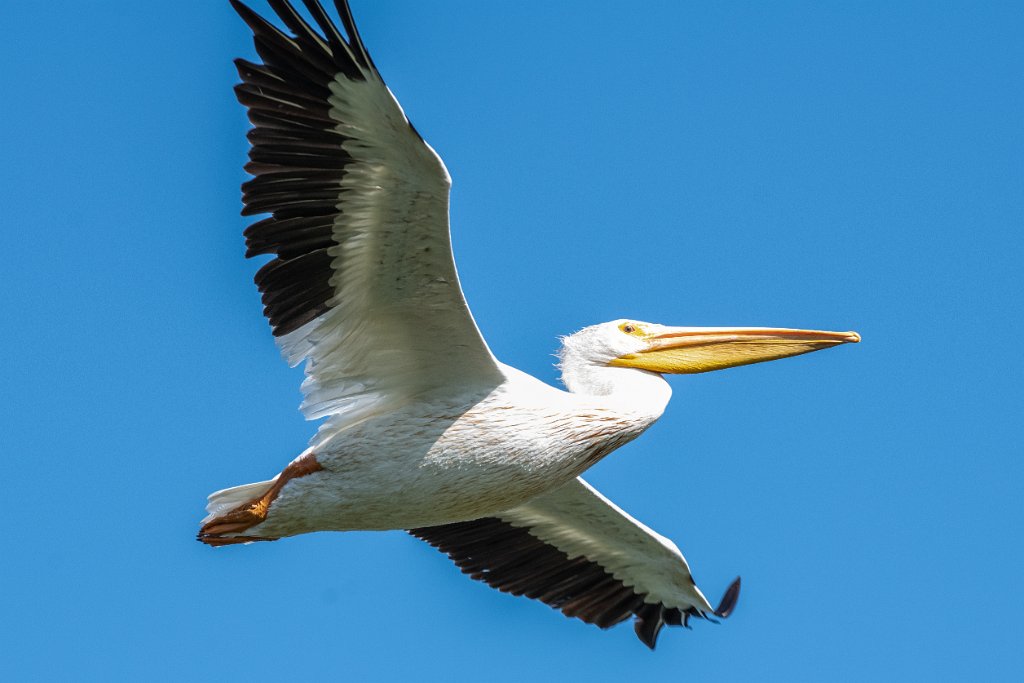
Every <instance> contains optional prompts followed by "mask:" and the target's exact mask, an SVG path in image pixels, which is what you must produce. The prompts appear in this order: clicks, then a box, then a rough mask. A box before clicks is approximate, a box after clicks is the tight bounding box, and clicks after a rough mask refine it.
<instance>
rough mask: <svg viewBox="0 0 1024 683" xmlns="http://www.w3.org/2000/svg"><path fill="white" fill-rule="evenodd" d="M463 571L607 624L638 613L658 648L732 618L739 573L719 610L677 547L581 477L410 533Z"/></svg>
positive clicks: (648, 640) (642, 632)
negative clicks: (502, 508) (503, 507)
mask: <svg viewBox="0 0 1024 683" xmlns="http://www.w3.org/2000/svg"><path fill="white" fill-rule="evenodd" d="M409 533H411V534H413V535H414V536H416V537H418V538H421V539H423V540H425V541H427V542H428V543H430V544H431V545H433V546H434V547H436V548H438V549H440V550H441V551H442V552H444V553H446V554H447V555H448V556H449V557H450V558H451V559H452V560H453V561H454V562H455V564H456V565H458V566H459V568H460V569H462V571H463V573H466V574H469V576H470V577H471V578H473V579H477V580H480V581H484V582H486V583H487V584H488V585H490V586H492V587H494V588H497V589H498V590H501V591H503V592H506V593H512V594H513V595H525V596H526V597H528V598H533V599H535V600H540V601H542V602H544V603H546V604H548V605H550V606H552V607H554V608H556V609H559V610H561V611H562V613H563V614H565V615H566V616H569V617H576V618H578V619H581V620H583V621H585V622H587V623H590V624H596V625H597V626H599V627H601V628H608V627H610V626H613V625H615V624H617V623H619V622H621V621H624V620H626V619H628V618H629V617H631V616H632V617H634V618H635V621H634V627H635V630H636V634H637V637H639V638H640V640H641V641H643V642H644V643H645V644H646V645H647V646H648V647H650V648H652V649H653V648H654V645H655V643H656V641H657V638H658V633H659V631H660V630H661V628H662V626H664V625H665V624H670V625H674V626H680V625H682V626H688V621H689V619H690V617H700V618H704V619H711V617H712V616H718V617H722V618H724V617H727V616H729V614H730V613H731V612H732V611H733V609H734V608H735V606H736V601H737V599H738V598H739V587H740V580H739V579H738V578H737V579H736V580H735V581H734V582H733V583H732V584H731V585H730V586H729V588H728V589H727V590H726V592H725V595H724V596H723V598H722V600H721V602H720V603H719V605H718V607H717V608H712V607H711V605H710V603H708V601H707V599H706V598H705V597H704V595H703V594H702V593H701V592H700V589H698V588H697V586H696V584H694V582H693V577H691V575H690V568H689V566H687V564H686V560H685V559H684V558H683V556H682V554H681V553H680V552H679V549H678V548H677V547H676V546H675V544H674V543H672V541H670V540H668V539H667V538H664V537H663V536H659V535H658V534H657V533H655V532H654V531H652V530H650V529H648V528H647V527H646V526H644V525H643V524H641V523H639V522H638V521H636V520H635V519H633V518H632V517H630V516H629V515H627V514H626V513H625V512H623V511H622V510H621V509H620V508H618V507H617V506H615V504H613V503H612V502H611V501H609V500H608V499H607V498H605V497H604V496H602V495H601V494H600V493H598V492H597V491H596V490H594V489H593V488H592V487H591V486H590V485H589V484H587V483H586V482H585V481H583V480H582V479H576V480H574V481H572V482H570V483H569V484H566V485H565V486H563V487H561V488H559V489H556V490H555V491H553V492H551V493H548V494H545V495H542V496H539V497H537V498H535V499H533V500H531V501H530V502H529V503H526V504H525V505H520V506H519V507H517V508H514V509H512V510H508V511H506V512H503V513H502V514H500V515H497V516H495V517H487V518H483V519H478V520H473V521H470V522H456V523H453V524H444V525H441V526H434V527H424V528H420V529H410V531H409Z"/></svg>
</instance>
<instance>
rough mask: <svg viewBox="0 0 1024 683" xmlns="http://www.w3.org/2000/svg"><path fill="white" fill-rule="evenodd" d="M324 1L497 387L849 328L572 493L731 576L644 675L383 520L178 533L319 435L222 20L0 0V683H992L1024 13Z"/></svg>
mask: <svg viewBox="0 0 1024 683" xmlns="http://www.w3.org/2000/svg"><path fill="white" fill-rule="evenodd" d="M353 4H354V11H355V13H356V18H357V20H358V21H359V23H360V26H361V28H362V32H363V35H364V38H365V39H366V42H367V44H368V46H369V48H370V50H371V52H372V54H373V56H374V58H375V60H376V62H377V64H378V66H379V67H380V69H381V71H382V72H383V74H384V78H385V79H386V80H387V82H388V83H389V85H390V86H391V87H392V89H393V90H394V92H395V93H396V94H397V96H398V97H399V99H400V101H401V103H402V105H403V106H404V107H405V109H406V111H407V112H408V113H409V115H410V117H411V118H412V120H413V121H414V122H415V124H416V126H417V127H418V129H419V130H420V131H421V132H422V133H423V134H424V136H425V137H426V138H427V139H428V140H429V142H430V143H431V144H432V145H433V146H434V147H435V148H436V149H437V150H438V151H439V152H440V154H441V155H442V157H443V158H444V160H445V162H446V163H447V165H448V168H449V170H450V171H451V174H452V176H453V178H454V190H453V197H452V219H453V226H454V228H453V229H454V244H455V252H456V258H457V260H458V263H459V268H460V272H461V275H462V280H463V285H464V288H465V290H466V294H467V297H468V299H469V302H470V305H471V306H472V308H473V311H474V313H475V314H476V318H477V321H478V322H479V325H480V327H481V328H482V330H483V332H484V334H485V335H486V337H487V339H488V341H489V342H490V344H491V348H492V349H493V350H494V351H495V353H496V354H497V355H498V356H499V358H501V359H502V360H504V361H505V362H507V363H510V364H512V365H515V366H517V367H519V368H522V369H523V370H526V371H528V372H530V373H533V374H535V375H536V376H538V377H540V378H542V379H544V380H545V381H548V382H555V381H556V379H557V373H556V371H555V370H554V368H553V366H552V363H553V358H552V353H553V352H554V351H555V350H556V348H557V336H558V335H560V334H566V333H569V332H572V331H574V330H576V329H578V328H580V327H582V326H584V325H588V324H592V323H596V322H601V321H605V320H611V319H615V318H619V317H632V318H637V319H641V320H650V321H655V322H663V323H666V324H681V325H768V326H789V327H815V328H822V329H837V330H846V329H854V330H857V331H859V332H860V333H861V334H862V335H863V337H864V341H863V343H862V344H860V345H858V346H846V347H842V348H839V349H836V350H832V351H828V352H823V353H818V354H812V355H809V356H803V357H800V358H796V359H789V360H784V361H780V362H777V363H768V364H763V365H758V366H753V367H746V368H740V369H736V370H730V371H726V372H721V373H712V374H709V375H701V376H693V377H680V378H673V379H672V384H673V387H674V389H675V398H674V399H673V401H672V403H671V404H670V405H669V408H668V410H667V412H666V414H665V416H664V417H663V418H662V420H661V421H660V422H659V423H658V424H656V425H655V426H654V427H653V428H652V429H651V430H650V431H649V432H648V433H647V434H646V435H644V436H643V437H642V438H640V439H639V440H638V441H636V442H634V443H632V444H630V445H628V446H627V447H625V448H623V449H621V450H620V451H617V452H616V453H614V454H613V455H612V456H610V457H609V458H607V459H606V460H605V461H604V462H602V463H600V464H599V465H598V466H596V467H595V468H594V469H593V470H591V472H590V473H589V475H588V478H589V479H590V480H591V481H592V482H593V483H594V484H595V485H596V486H598V487H599V488H600V489H601V490H602V491H603V492H604V493H606V494H607V495H608V496H610V497H611V498H612V499H614V500H615V501H616V502H617V503H619V504H620V505H621V506H623V507H624V508H625V509H626V510H628V511H629V512H630V513H632V514H633V515H634V516H636V517H637V518H639V519H640V520H642V521H644V522H645V523H647V524H648V525H650V526H652V527H653V528H655V529H657V530H658V531H660V532H661V533H663V534H665V535H667V536H669V537H671V538H673V539H675V540H676V541H677V543H678V544H679V546H680V547H681V548H682V550H683V552H684V553H685V554H686V556H687V558H688V559H689V560H690V563H691V567H692V568H693V571H694V574H695V576H696V577H697V579H698V581H699V583H700V585H701V586H702V587H703V588H704V590H705V592H706V593H707V594H708V595H709V597H710V598H711V599H712V601H714V600H717V598H718V597H719V595H720V594H721V591H722V590H723V589H724V588H725V587H726V586H727V585H728V582H729V581H730V580H731V579H732V578H733V577H734V576H736V575H737V574H740V575H742V576H743V581H744V583H743V594H742V596H741V598H740V602H739V606H738V608H737V610H736V612H735V614H734V616H733V617H732V618H731V619H729V620H728V621H726V622H723V623H722V624H721V625H720V626H715V625H713V624H706V623H698V624H696V625H695V626H694V628H693V630H692V631H683V630H680V629H672V630H666V631H665V632H664V633H663V634H662V637H661V640H660V642H659V645H658V649H657V651H656V652H653V653H651V652H649V651H647V649H646V648H645V647H644V646H643V645H642V644H641V643H640V642H639V641H637V640H636V638H635V637H634V636H633V633H632V631H631V629H630V627H629V626H625V625H623V626H619V627H616V628H614V629H612V630H611V631H609V632H601V631H600V630H598V629H597V628H595V627H593V626H588V625H584V624H582V623H579V622H576V621H572V620H568V619H565V618H564V617H562V616H561V615H559V614H558V613H557V612H555V611H553V610H551V609H549V608H548V607H546V606H544V605H541V604H537V603H533V602H531V601H527V600H525V599H522V598H513V597H509V596H506V595H502V594H500V593H497V592H496V591H493V590H491V589H489V588H487V587H486V586H484V585H482V584H478V583H475V582H472V581H470V580H469V579H467V578H465V577H463V576H461V575H460V574H459V572H458V571H457V570H456V569H455V568H454V567H453V566H452V565H451V564H450V563H449V562H448V561H447V559H445V558H444V557H443V556H442V555H441V554H440V553H438V552H437V551H435V550H433V549H431V548H430V547H428V546H427V545H425V544H423V543H421V542H419V541H417V540H415V539H412V538H410V537H407V536H406V535H404V534H403V533H401V532H391V533H349V534H344V535H342V534H327V533H324V534H316V535H309V536H305V537H300V538H294V539H289V540H284V541H281V542H278V543H266V544H258V545H253V546H242V547H233V548H225V549H220V550H212V549H210V548H208V547H206V546H203V545H201V544H199V543H197V542H196V541H195V540H194V535H195V532H196V529H197V523H198V521H199V519H200V518H201V517H202V514H203V505H204V501H205V497H206V495H207V493H209V492H210V491H212V490H214V489H218V488H221V487H224V486H229V485H235V484H241V483H245V482H249V481H256V480H261V479H266V478H268V477H270V476H272V475H273V474H275V473H276V472H277V471H279V470H280V469H281V467H282V466H283V465H284V464H286V463H287V462H288V461H289V460H290V459H291V458H292V457H293V456H294V455H296V454H297V453H298V452H299V451H300V450H301V449H302V448H303V447H304V445H305V443H306V440H307V438H308V437H309V436H310V435H311V433H312V431H313V428H314V426H313V425H311V424H309V423H306V422H304V421H303V420H302V418H301V415H300V414H299V412H298V411H297V404H298V402H299V393H298V384H299V381H300V377H301V372H300V371H298V370H289V369H288V368H287V367H286V366H285V364H284V363H283V362H282V361H281V360H280V359H279V357H278V354H277V351H276V349H275V347H274V345H273V342H272V339H271V335H270V332H269V328H268V326H267V324H266V323H265V321H264V320H263V318H262V316H261V312H260V310H261V309H260V304H259V300H258V296H257V293H256V290H255V287H254V286H253V285H252V283H251V279H252V275H253V273H254V272H255V270H256V269H257V267H258V266H259V263H257V262H250V261H245V260H244V259H243V258H242V255H243V250H244V249H243V242H242V237H241V232H242V229H243V227H244V226H245V225H246V223H247V221H246V220H245V219H243V218H241V217H240V216H239V215H238V212H239V209H240V208H241V204H240V198H239V189H238V186H239V183H241V182H242V181H243V180H244V179H245V175H244V174H243V172H242V168H241V167H242V164H243V162H244V159H245V154H246V149H247V147H246V142H245V138H244V133H245V130H246V127H247V123H246V119H245V115H244V113H243V110H242V108H241V107H240V106H239V105H237V104H236V102H235V100H234V96H233V94H232V91H231V87H232V85H233V84H234V83H235V82H236V79H237V76H236V74H235V71H234V69H233V67H232V65H231V59H232V58H233V57H236V56H248V57H252V56H253V54H254V53H253V50H252V47H251V41H250V34H249V31H248V29H247V28H246V27H245V25H244V24H243V23H242V22H241V21H240V20H239V19H238V18H237V17H236V16H235V15H234V14H233V12H232V11H231V10H230V8H229V6H228V4H227V2H226V0H224V1H223V2H221V1H216V2H207V1H202V2H200V1H190V2H178V3H143V2H94V3H71V2H46V3H43V2H38V3H36V2H16V3H15V2H12V3H7V6H6V7H5V10H4V26H5V29H4V39H3V40H2V41H0V63H2V64H3V65H4V67H3V69H2V70H0V88H2V90H0V92H2V93H3V106H2V114H0V121H2V122H3V125H2V126H0V150H2V154H3V163H2V164H0V193H2V208H3V210H2V214H0V230H2V235H3V244H4V246H5V256H4V259H3V266H2V271H0V272H2V273H3V281H4V289H5V293H4V296H3V303H2V304H0V306H2V310H3V316H2V317H3V323H2V324H3V331H4V333H3V335H0V350H2V354H3V356H2V357H3V362H2V363H0V387H2V389H0V452H2V454H3V465H4V467H3V470H4V473H5V476H4V480H3V498H2V500H3V506H2V516H0V519H2V523H0V528H2V535H0V544H2V545H0V574H2V580H0V670H2V671H3V672H4V677H5V678H7V679H8V680H28V679H34V678H36V679H42V678H61V679H65V680H67V679H82V680H88V679H94V680H101V679H104V680H109V679H110V678H112V677H122V678H125V677H132V678H136V679H150V680H171V679H178V680H202V679H207V680H213V679H217V680H225V681H227V680H243V679H245V680H271V679H275V680H299V679H305V680H370V679H372V680H427V681H429V680H450V678H449V677H450V676H452V675H457V676H459V677H462V678H466V679H473V680H488V681H525V680H532V681H536V680H562V681H564V680H691V681H693V680H722V681H750V680H766V681H787V682H788V681H821V680H892V681H899V680H951V681H952V680H1020V679H1021V677H1022V676H1024V661H1022V660H1024V655H1022V652H1021V637H1020V624H1019V622H1020V613H1021V611H1022V610H1024V599H1022V591H1021V588H1020V577H1021V573H1022V571H1024V550H1022V546H1021V543H1022V531H1024V528H1022V526H1024V525H1022V501H1021V488H1022V487H1021V485H1022V479H1024V477H1022V475H1024V465H1022V459H1021V455H1022V453H1021V451H1022V447H1021V443H1022V433H1021V432H1022V430H1021V416H1022V407H1024V401H1022V393H1021V380H1022V372H1021V369H1022V362H1021V356H1022V352H1021V348H1022V341H1024V329H1022V321H1021V314H1022V311H1021V308H1022V307H1021V296H1022V292H1024V282H1022V274H1021V271H1022V262H1024V249H1022V239H1021V228H1022V225H1024V180H1022V178H1024V173H1022V172H1024V139H1022V138H1024V133H1022V131H1024V125H1022V124H1024V96H1022V93H1024V88H1022V85H1021V74H1024V48H1022V42H1021V35H1024V10H1022V8H1021V5H1020V3H1014V2H980V3H975V2H961V3H954V2H942V3H939V2H930V1H929V2H901V3H891V2H867V3H819V2H777V3H776V2H773V3H733V2H722V3H719V2H716V3H690V2H686V3H684V2H675V1H668V0H663V1H659V2H644V3H628V4H626V3H621V2H614V3H613V2H594V1H591V0H588V1H586V2H583V1H579V2H545V3H541V2H517V3H510V2H506V3H490V2H488V3H483V2H468V1H461V2H443V1H440V0H438V1H432V2H397V1H395V2H372V1H370V0H353ZM256 6H257V7H259V8H261V9H265V5H263V4H262V3H258V4H257V5H256ZM382 457H386V454H382Z"/></svg>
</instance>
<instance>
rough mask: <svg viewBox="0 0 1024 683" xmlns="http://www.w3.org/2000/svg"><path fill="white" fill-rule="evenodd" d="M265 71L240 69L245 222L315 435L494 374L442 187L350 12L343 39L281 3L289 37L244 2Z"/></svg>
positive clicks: (445, 180)
mask: <svg viewBox="0 0 1024 683" xmlns="http://www.w3.org/2000/svg"><path fill="white" fill-rule="evenodd" d="M231 2H232V5H233V6H234V8H235V9H236V10H237V11H238V13H239V14H240V15H241V16H242V18H243V19H244V20H245V22H246V23H247V24H248V25H249V26H250V27H251V28H252V30H253V33H254V41H255V45H256V52H257V53H258V54H259V56H260V57H261V59H262V61H263V63H262V64H255V63H251V62H248V61H246V60H241V59H240V60H237V61H236V65H237V67H238V72H239V74H240V75H241V78H242V83H241V84H240V85H238V86H237V88H236V93H237V95H238V100H239V101H240V102H241V103H242V104H243V105H245V106H246V107H248V110H249V119H250V121H251V122H252V123H253V128H252V130H250V131H249V135H248V137H249V140H250V142H251V143H252V149H251V151H250V153H249V156H250V162H249V163H248V164H247V165H246V170H247V171H248V172H249V173H251V174H252V175H253V176H255V177H254V178H253V179H252V180H250V181H248V182H246V183H245V184H244V185H243V186H242V188H243V201H244V203H245V208H244V209H243V214H245V215H250V214H265V213H269V214H271V215H270V217H268V218H264V219H263V220H260V221H258V222H256V223H254V224H252V225H250V226H249V228H248V229H247V230H246V232H245V236H246V244H247V246H248V252H247V255H248V256H255V255H258V254H271V255H274V256H275V258H274V259H273V260H271V261H270V262H269V263H267V264H266V265H265V266H263V267H262V268H261V269H260V270H259V272H258V273H257V274H256V284H257V285H258V287H259V290H260V292H261V293H262V295H263V304H264V312H265V313H266V315H267V317H268V318H269V320H270V324H271V327H272V329H273V333H274V335H275V337H276V338H277V341H278V344H279V345H280V347H281V349H282V351H283V353H284V354H285V356H286V357H287V359H288V361H289V362H290V363H291V364H292V365H296V364H298V363H300V362H302V361H303V360H307V361H308V362H307V365H306V374H307V378H306V381H305V382H304V383H303V393H304V395H305V400H304V402H303V406H302V408H303V412H304V413H305V414H306V416H307V417H308V418H310V419H313V418H317V417H323V416H325V415H331V414H337V413H347V414H348V415H349V416H350V417H354V416H353V415H352V413H353V411H355V412H356V413H359V414H362V413H364V412H365V410H366V409H374V408H380V407H381V403H385V404H386V405H387V406H388V407H393V405H394V404H395V403H400V402H401V401H403V400H404V399H407V398H409V397H412V396H415V395H418V394H421V393H423V392H425V391H430V390H435V389H439V388H444V387H449V386H452V387H454V386H456V385H457V386H458V388H459V389H466V388H470V389H486V388H487V387H492V386H495V385H497V384H498V383H500V381H501V379H502V374H501V372H500V370H499V369H498V365H497V363H496V361H495V360H494V357H493V356H492V355H491V353H490V351H489V350H488V348H487V346H486V344H485V343H484V340H483V338H482V337H481V335H480V333H479V331H478V330H477V327H476V324H475V323H474V321H473V318H472V316H471V314H470V312H469V308H468V306H467V305H466V302H465V299H464V298H463V295H462V290H461V288H460V286H459V279H458V276H457V274H456V270H455V262H454V259H453V257H452V252H451V242H450V237H449V232H448V195H449V188H450V184H451V183H450V179H449V177H448V172H447V170H446V169H445V167H444V164H443V163H442V162H441V160H440V158H438V156H437V155H436V154H435V153H434V151H433V150H432V149H431V148H430V147H429V146H428V145H427V144H426V143H425V142H424V141H423V140H422V138H420V136H419V134H418V133H417V132H416V131H415V129H414V128H413V127H412V125H411V124H410V123H409V121H408V119H407V118H406V117H405V114H404V113H403V112H402V109H401V107H400V106H399V104H398V102H397V101H396V100H395V98H394V97H393V96H392V94H391V92H390V91H389V90H388V88H387V86H385V85H384V82H383V81H382V80H381V77H380V74H379V73H378V72H377V69H376V67H375V66H374V65H373V62H372V60H371V59H370V57H369V54H368V53H367V52H366V48H365V47H364V46H363V42H362V39H361V38H360V37H359V33H358V32H357V30H356V27H355V24H354V22H353V20H352V15H351V12H350V10H349V8H348V4H347V2H341V3H338V5H337V9H338V14H339V16H340V18H341V23H342V26H344V28H345V33H346V34H347V38H346V37H345V36H343V35H342V33H341V32H340V31H339V30H338V29H337V28H336V26H335V25H334V24H333V23H332V22H331V20H330V18H329V17H328V15H327V14H326V12H325V11H324V9H323V8H322V7H321V6H320V4H319V2H316V1H315V0H307V1H306V2H305V3H304V4H305V5H306V8H307V9H308V11H309V14H310V16H312V18H313V20H314V22H315V23H316V24H317V25H318V26H319V29H320V31H319V32H318V31H317V30H315V29H314V28H313V27H312V26H311V25H310V24H309V23H308V22H307V21H306V20H305V19H303V17H302V16H301V15H300V14H299V13H298V12H297V11H296V10H295V8H294V7H293V6H292V5H291V4H290V3H289V2H287V1H286V0H270V5H271V6H272V7H273V9H274V11H275V12H276V13H277V15H278V16H279V17H280V19H281V21H282V22H283V23H284V24H285V26H287V28H288V29H289V30H290V31H291V32H292V34H293V35H291V36H289V35H287V34H286V33H284V32H283V31H281V30H279V29H278V28H276V27H275V26H273V25H272V24H270V23H269V22H267V21H266V20H264V19H263V18H262V17H260V16H259V15H257V14H256V13H254V12H253V11H252V10H250V9H249V8H248V7H246V6H245V5H243V4H242V3H241V2H238V0H231Z"/></svg>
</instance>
